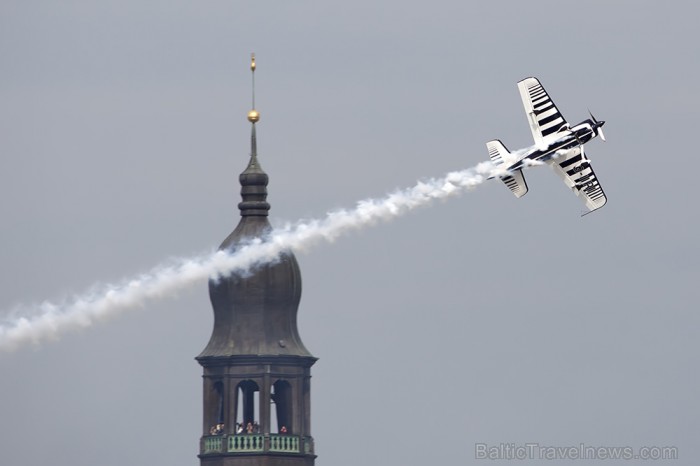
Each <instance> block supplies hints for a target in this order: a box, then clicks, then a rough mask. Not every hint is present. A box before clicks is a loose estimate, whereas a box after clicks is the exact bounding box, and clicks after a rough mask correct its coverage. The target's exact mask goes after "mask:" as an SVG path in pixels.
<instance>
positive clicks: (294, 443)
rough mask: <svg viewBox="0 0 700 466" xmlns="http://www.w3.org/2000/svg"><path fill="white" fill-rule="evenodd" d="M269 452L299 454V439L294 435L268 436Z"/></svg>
mask: <svg viewBox="0 0 700 466" xmlns="http://www.w3.org/2000/svg"><path fill="white" fill-rule="evenodd" d="M270 451H283V452H286V453H301V450H300V449H299V437H297V436H296V435H279V434H270Z"/></svg>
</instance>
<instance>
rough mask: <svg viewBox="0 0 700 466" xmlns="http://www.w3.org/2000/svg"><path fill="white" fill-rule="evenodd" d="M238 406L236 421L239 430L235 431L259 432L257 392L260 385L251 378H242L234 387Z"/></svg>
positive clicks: (245, 432)
mask: <svg viewBox="0 0 700 466" xmlns="http://www.w3.org/2000/svg"><path fill="white" fill-rule="evenodd" d="M236 391H237V398H238V406H237V409H236V423H237V425H238V426H239V427H240V429H241V431H240V432H238V430H237V433H243V434H253V433H259V431H260V426H259V424H258V419H259V401H258V400H259V393H260V387H259V386H258V384H257V383H255V382H254V381H252V380H244V381H242V382H241V383H239V384H238V386H237V387H236Z"/></svg>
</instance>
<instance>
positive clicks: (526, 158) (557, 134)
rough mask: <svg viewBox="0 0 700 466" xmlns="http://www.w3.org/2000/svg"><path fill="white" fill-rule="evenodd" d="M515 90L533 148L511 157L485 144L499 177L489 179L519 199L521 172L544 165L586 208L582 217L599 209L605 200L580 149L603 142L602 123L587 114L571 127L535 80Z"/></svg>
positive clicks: (498, 147) (522, 190) (524, 187)
mask: <svg viewBox="0 0 700 466" xmlns="http://www.w3.org/2000/svg"><path fill="white" fill-rule="evenodd" d="M518 90H519V91H520V97H521V98H522V100H523V106H524V107H525V113H526V114H527V120H528V122H529V124H530V130H531V131H532V137H533V138H534V140H535V145H534V146H533V147H532V148H530V149H527V150H524V151H516V153H511V152H510V151H508V149H506V146H504V145H503V143H502V142H501V141H500V140H498V139H494V140H493V141H489V142H487V143H486V148H487V149H488V151H489V157H491V161H492V162H493V164H494V165H495V166H496V168H497V169H500V170H498V171H499V172H501V170H502V173H503V174H497V175H494V176H491V177H490V178H495V177H499V178H500V179H501V180H502V181H503V182H504V183H505V185H506V186H507V187H508V188H509V189H510V190H511V191H512V192H513V194H515V197H517V198H520V197H523V196H524V195H525V194H526V193H527V191H528V187H527V183H526V182H525V177H524V176H523V170H522V169H523V168H524V167H528V166H532V165H539V164H540V163H546V164H547V165H549V166H550V167H552V168H553V169H554V172H555V173H556V174H557V175H559V176H560V177H561V178H562V180H564V183H565V184H566V185H567V186H568V187H569V188H571V190H572V191H573V192H574V193H575V194H576V195H577V196H578V197H580V198H581V199H582V200H583V202H584V203H585V204H586V207H588V209H589V210H588V212H585V213H584V214H583V215H586V214H589V213H591V212H593V211H594V210H598V209H600V208H601V207H603V206H604V205H605V203H606V202H607V197H606V196H605V193H604V192H603V188H602V187H601V186H600V183H599V182H598V178H597V177H596V175H595V173H594V172H593V168H592V167H591V162H590V160H589V159H588V158H587V157H586V154H585V153H584V150H583V145H584V144H585V143H587V142H588V141H590V140H591V139H593V138H595V137H596V136H600V139H602V140H603V141H605V135H604V134H603V125H604V124H605V122H604V121H598V120H596V118H595V117H594V116H593V114H592V113H591V112H590V111H589V112H588V114H589V115H590V116H591V118H590V119H589V120H584V121H582V122H581V123H579V124H578V125H576V126H574V127H571V126H570V125H569V124H568V123H567V122H566V120H565V119H564V117H563V116H562V114H561V112H559V110H558V109H557V107H556V106H555V105H554V102H552V99H551V98H550V97H549V95H548V94H547V91H545V90H544V87H542V84H540V82H539V80H538V79H537V78H532V77H531V78H525V79H523V80H522V81H520V82H518ZM490 178H489V179H490Z"/></svg>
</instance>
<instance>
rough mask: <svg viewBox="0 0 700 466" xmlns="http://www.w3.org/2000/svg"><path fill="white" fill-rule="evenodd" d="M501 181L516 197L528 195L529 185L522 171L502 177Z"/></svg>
mask: <svg viewBox="0 0 700 466" xmlns="http://www.w3.org/2000/svg"><path fill="white" fill-rule="evenodd" d="M501 180H502V181H503V182H504V183H505V184H506V186H508V189H510V190H511V191H512V192H513V194H515V197H518V198H520V197H523V196H524V195H525V194H527V183H526V182H525V177H524V176H523V171H522V170H516V171H514V172H509V173H508V174H507V175H505V176H502V177H501Z"/></svg>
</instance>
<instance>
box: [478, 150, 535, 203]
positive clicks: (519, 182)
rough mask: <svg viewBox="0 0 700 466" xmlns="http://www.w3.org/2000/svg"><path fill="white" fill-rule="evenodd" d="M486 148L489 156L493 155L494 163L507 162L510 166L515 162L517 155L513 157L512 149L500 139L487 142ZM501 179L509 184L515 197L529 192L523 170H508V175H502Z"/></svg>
mask: <svg viewBox="0 0 700 466" xmlns="http://www.w3.org/2000/svg"><path fill="white" fill-rule="evenodd" d="M486 148H487V149H488V150H489V157H491V161H492V162H493V163H494V165H496V166H498V165H502V164H505V165H506V166H509V165H510V164H511V163H512V162H514V158H515V157H513V155H512V154H511V153H510V151H508V149H506V146H504V145H503V143H502V142H501V141H499V140H498V139H494V140H493V141H489V142H487V143H486ZM501 180H502V181H503V182H504V183H505V184H506V186H508V189H510V190H511V191H512V193H513V194H515V197H523V196H524V195H525V194H527V183H526V182H525V177H524V176H523V171H522V170H516V171H513V172H508V173H507V174H506V175H503V176H501Z"/></svg>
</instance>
